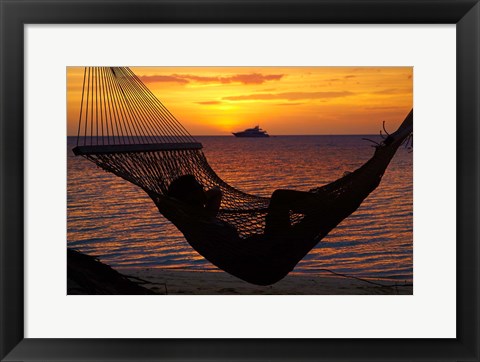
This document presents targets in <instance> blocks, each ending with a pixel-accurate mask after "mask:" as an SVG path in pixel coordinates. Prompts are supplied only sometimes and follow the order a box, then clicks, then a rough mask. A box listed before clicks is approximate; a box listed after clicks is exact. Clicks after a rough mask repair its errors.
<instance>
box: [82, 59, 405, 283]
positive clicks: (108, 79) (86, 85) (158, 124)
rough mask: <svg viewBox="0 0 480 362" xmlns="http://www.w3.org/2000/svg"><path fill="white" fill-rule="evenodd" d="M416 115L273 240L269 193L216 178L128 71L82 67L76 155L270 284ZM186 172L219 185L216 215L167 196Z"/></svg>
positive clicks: (379, 172)
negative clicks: (257, 193) (194, 209)
mask: <svg viewBox="0 0 480 362" xmlns="http://www.w3.org/2000/svg"><path fill="white" fill-rule="evenodd" d="M412 121H413V111H412V112H410V114H409V115H408V116H407V118H406V119H405V121H404V122H403V124H402V126H400V128H399V129H398V131H397V132H395V133H394V134H393V135H392V136H395V137H392V136H389V137H388V138H387V139H386V140H385V141H384V142H383V143H382V144H380V145H379V146H378V147H377V148H376V151H375V154H374V156H373V157H372V158H371V159H370V160H369V161H368V162H366V163H365V164H364V165H363V166H362V167H360V168H359V169H357V170H356V171H354V172H351V173H349V174H347V175H345V176H344V177H342V178H340V179H339V180H337V181H334V182H332V183H330V184H328V185H324V186H321V187H318V188H316V189H313V190H310V193H311V194H312V197H313V202H307V203H306V204H305V205H303V206H302V207H300V210H292V211H291V212H290V223H291V225H292V233H293V234H292V233H290V234H289V235H285V236H284V237H282V236H279V237H277V238H275V239H276V240H273V239H272V238H268V237H267V238H266V237H264V231H265V226H266V219H267V217H268V216H267V214H268V212H269V204H270V198H265V197H259V196H254V195H250V194H247V193H244V192H242V191H240V190H237V189H236V188H234V187H232V186H230V185H228V184H227V183H226V182H224V181H223V180H222V179H220V177H219V176H218V175H217V174H216V173H215V171H214V170H213V169H212V168H211V167H210V166H209V164H208V162H207V159H206V157H205V155H204V154H203V152H202V144H201V143H199V142H198V141H197V140H196V139H195V138H194V137H192V136H191V135H190V134H189V133H188V131H187V130H186V129H185V128H184V127H183V126H182V125H181V124H180V122H178V120H177V119H176V118H175V117H174V116H173V115H172V114H171V113H170V112H169V111H168V110H167V108H166V107H165V106H164V105H163V104H162V103H161V102H160V101H159V99H158V98H157V97H156V96H155V95H154V94H153V93H152V92H151V91H150V90H149V89H148V88H147V87H146V86H145V85H144V84H143V82H142V81H141V79H139V78H138V77H137V76H136V75H135V74H134V73H133V72H132V71H131V70H130V69H129V68H124V67H88V68H85V70H84V80H83V90H82V97H81V105H80V116H79V122H78V137H77V146H76V147H75V148H74V150H73V151H74V153H75V154H76V155H80V156H83V157H85V158H86V159H88V160H90V161H92V162H94V163H95V164H96V165H97V166H99V167H101V168H102V169H103V170H106V171H109V172H112V173H113V174H115V175H117V176H119V177H121V178H123V179H125V180H127V181H129V182H131V183H133V184H135V185H137V186H139V187H140V188H142V189H143V190H144V191H145V192H146V193H147V194H148V195H149V196H150V197H151V198H152V200H153V201H154V202H155V204H156V206H157V208H158V209H159V211H160V213H162V214H163V215H164V216H165V217H166V218H167V219H169V220H170V221H171V222H172V223H173V224H174V225H175V226H176V227H177V228H178V229H179V230H180V231H181V232H182V233H183V234H184V236H185V238H186V240H187V241H188V242H189V243H190V245H191V246H192V247H193V248H194V249H195V250H196V251H197V252H199V253H200V254H201V255H202V256H204V257H205V258H206V259H207V260H209V261H210V262H212V263H213V264H215V265H216V266H218V267H219V268H221V269H223V270H225V271H227V272H229V273H231V274H233V275H235V276H237V277H239V278H241V279H243V280H246V281H248V282H250V283H254V284H260V285H267V284H272V283H274V282H276V281H278V280H280V279H282V278H283V277H284V276H285V275H287V274H288V272H290V271H291V270H292V269H293V268H294V267H295V265H296V264H297V263H298V262H299V261H300V260H301V259H302V258H303V257H304V256H305V255H306V254H307V253H308V252H309V251H310V250H311V249H312V248H313V247H314V246H315V245H316V244H317V243H318V241H319V240H321V239H322V238H323V237H324V236H325V235H327V234H328V232H329V231H330V230H332V229H333V228H334V227H335V226H336V225H338V224H339V223H340V222H341V221H342V220H343V219H344V218H346V217H347V216H349V215H350V214H351V213H352V212H354V211H355V210H356V209H357V208H358V207H359V206H360V204H361V202H362V201H363V200H364V199H365V198H366V197H367V196H368V194H370V193H371V192H372V191H373V190H374V189H375V188H376V187H377V186H378V184H379V182H380V180H381V178H382V176H383V173H384V171H385V169H386V168H387V166H388V164H389V162H390V160H391V158H392V157H393V155H394V154H395V152H396V150H397V148H398V147H399V146H400V144H402V143H404V142H405V140H407V139H408V138H409V137H410V135H411V132H412ZM187 174H191V175H194V176H195V178H196V179H197V180H198V181H199V182H200V183H201V184H202V185H203V187H204V188H205V189H211V188H213V187H218V188H220V190H221V191H222V195H223V196H222V201H221V206H220V210H219V212H218V214H217V216H216V218H212V217H207V216H204V215H201V214H198V213H194V212H193V213H192V211H191V210H190V209H189V207H188V206H187V205H184V204H183V203H181V202H179V201H178V200H175V199H172V198H170V197H168V195H167V190H168V187H169V185H170V183H171V182H172V181H174V180H175V179H177V178H178V177H180V176H182V175H187ZM296 228H297V229H296ZM295 233H296V234H295ZM292 235H293V236H292Z"/></svg>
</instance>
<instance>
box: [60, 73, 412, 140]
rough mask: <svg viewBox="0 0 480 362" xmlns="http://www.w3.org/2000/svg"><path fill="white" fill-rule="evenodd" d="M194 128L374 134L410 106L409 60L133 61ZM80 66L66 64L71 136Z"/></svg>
mask: <svg viewBox="0 0 480 362" xmlns="http://www.w3.org/2000/svg"><path fill="white" fill-rule="evenodd" d="M131 69H132V71H133V72H134V73H135V74H137V75H138V76H139V77H140V79H141V80H142V81H143V82H144V83H145V84H146V86H147V87H148V88H149V89H150V90H151V91H152V92H153V93H154V94H155V95H156V96H157V97H158V98H159V99H160V100H161V101H162V102H163V104H164V105H165V106H166V107H167V108H168V109H169V110H170V112H171V113H172V114H173V115H175V117H176V118H177V119H178V120H179V121H180V122H181V123H182V124H183V126H184V127H185V128H186V129H187V130H188V131H189V132H190V134H192V135H228V134H231V132H233V131H240V130H243V129H245V128H249V127H253V126H255V125H257V124H258V125H260V126H261V127H262V128H263V129H265V130H267V131H268V133H269V134H271V135H307V134H378V132H379V130H380V129H381V128H382V121H386V128H387V130H389V131H390V130H391V131H393V130H395V129H396V127H397V126H398V125H399V124H400V123H401V122H402V121H403V119H404V117H405V116H406V115H407V113H408V112H409V111H410V109H411V108H412V106H413V79H412V78H413V68H412V67H131ZM82 82H83V68H81V67H68V68H67V121H68V130H67V131H68V135H71V136H73V135H76V134H77V127H78V115H79V107H80V99H81V94H82Z"/></svg>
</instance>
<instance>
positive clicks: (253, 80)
mask: <svg viewBox="0 0 480 362" xmlns="http://www.w3.org/2000/svg"><path fill="white" fill-rule="evenodd" d="M284 76H285V74H261V73H249V74H234V75H230V76H226V77H224V76H201V75H194V74H172V75H144V76H142V77H140V79H141V80H142V81H144V82H146V83H154V82H175V83H181V84H186V83H190V82H197V83H222V84H229V83H240V84H263V83H265V82H268V81H275V80H280V79H282V78H283V77H284Z"/></svg>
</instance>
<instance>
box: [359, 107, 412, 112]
mask: <svg viewBox="0 0 480 362" xmlns="http://www.w3.org/2000/svg"><path fill="white" fill-rule="evenodd" d="M365 109H368V110H372V111H389V110H398V109H403V107H397V106H373V107H365Z"/></svg>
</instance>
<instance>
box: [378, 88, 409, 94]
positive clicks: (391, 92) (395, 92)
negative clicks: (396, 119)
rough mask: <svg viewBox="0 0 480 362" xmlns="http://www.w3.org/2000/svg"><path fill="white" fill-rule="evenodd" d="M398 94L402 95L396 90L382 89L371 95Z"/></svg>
mask: <svg viewBox="0 0 480 362" xmlns="http://www.w3.org/2000/svg"><path fill="white" fill-rule="evenodd" d="M399 93H402V92H401V91H400V90H399V89H396V88H388V89H382V90H379V91H376V92H373V94H399Z"/></svg>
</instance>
